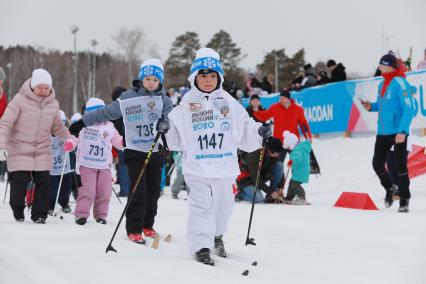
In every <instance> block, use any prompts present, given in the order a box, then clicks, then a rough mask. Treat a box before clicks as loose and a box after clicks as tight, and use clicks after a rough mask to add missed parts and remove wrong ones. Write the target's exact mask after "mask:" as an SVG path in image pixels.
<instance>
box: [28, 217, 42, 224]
mask: <svg viewBox="0 0 426 284" xmlns="http://www.w3.org/2000/svg"><path fill="white" fill-rule="evenodd" d="M31 219H32V220H33V222H34V223H37V224H46V217H44V216H40V217H36V218H33V217H31Z"/></svg>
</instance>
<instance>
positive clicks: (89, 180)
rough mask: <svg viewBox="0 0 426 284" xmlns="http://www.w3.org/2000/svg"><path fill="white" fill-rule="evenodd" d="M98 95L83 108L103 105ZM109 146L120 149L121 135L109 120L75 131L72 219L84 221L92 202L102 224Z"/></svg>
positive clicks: (108, 187) (107, 187)
mask: <svg viewBox="0 0 426 284" xmlns="http://www.w3.org/2000/svg"><path fill="white" fill-rule="evenodd" d="M104 106H105V103H104V102H103V101H102V100H101V99H98V98H91V99H90V100H89V101H88V102H87V104H86V112H91V111H94V110H96V109H98V108H101V107H104ZM112 146H114V147H115V148H117V149H118V150H122V149H123V137H121V136H120V135H119V134H118V132H117V130H116V129H115V128H114V125H113V124H112V122H109V121H108V122H104V123H100V124H96V125H93V126H90V127H85V128H83V129H82V130H81V131H80V133H79V143H78V150H77V163H78V165H79V170H80V176H81V182H82V184H83V185H82V187H80V188H79V190H78V198H77V206H76V208H75V211H74V215H75V222H76V223H77V224H79V225H84V224H86V222H87V218H88V217H89V215H90V208H91V207H92V205H93V217H94V218H95V220H96V222H98V223H101V224H106V217H107V216H108V205H109V200H110V198H111V193H112V174H111V165H112V152H111V150H112Z"/></svg>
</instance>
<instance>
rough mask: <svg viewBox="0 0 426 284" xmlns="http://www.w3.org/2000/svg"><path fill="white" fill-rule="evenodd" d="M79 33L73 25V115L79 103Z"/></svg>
mask: <svg viewBox="0 0 426 284" xmlns="http://www.w3.org/2000/svg"><path fill="white" fill-rule="evenodd" d="M77 32H78V27H77V26H76V25H73V26H72V27H71V33H72V34H73V35H74V56H73V59H74V71H73V84H72V110H73V113H76V112H77V111H78V101H77V87H78V85H77V83H78V54H77Z"/></svg>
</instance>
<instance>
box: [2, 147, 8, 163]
mask: <svg viewBox="0 0 426 284" xmlns="http://www.w3.org/2000/svg"><path fill="white" fill-rule="evenodd" d="M7 155H8V154H7V150H6V149H0V162H4V161H6V158H7Z"/></svg>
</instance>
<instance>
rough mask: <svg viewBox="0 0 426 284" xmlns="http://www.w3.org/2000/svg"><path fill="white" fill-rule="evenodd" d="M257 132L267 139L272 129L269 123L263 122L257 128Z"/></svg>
mask: <svg viewBox="0 0 426 284" xmlns="http://www.w3.org/2000/svg"><path fill="white" fill-rule="evenodd" d="M257 133H259V135H260V136H261V137H262V138H263V139H265V140H266V139H268V138H269V137H271V136H272V129H271V125H270V124H265V125H262V126H261V127H259V129H258V130H257Z"/></svg>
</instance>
